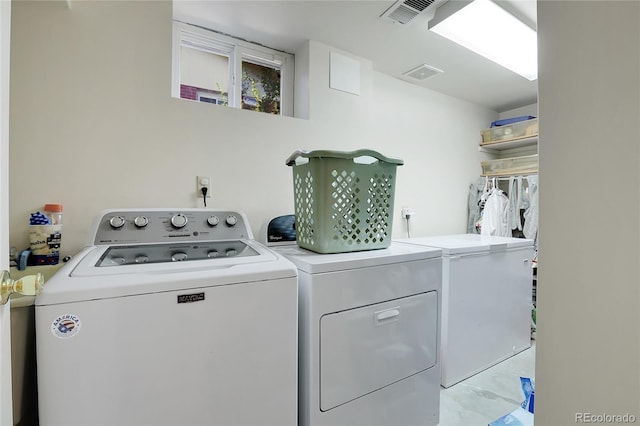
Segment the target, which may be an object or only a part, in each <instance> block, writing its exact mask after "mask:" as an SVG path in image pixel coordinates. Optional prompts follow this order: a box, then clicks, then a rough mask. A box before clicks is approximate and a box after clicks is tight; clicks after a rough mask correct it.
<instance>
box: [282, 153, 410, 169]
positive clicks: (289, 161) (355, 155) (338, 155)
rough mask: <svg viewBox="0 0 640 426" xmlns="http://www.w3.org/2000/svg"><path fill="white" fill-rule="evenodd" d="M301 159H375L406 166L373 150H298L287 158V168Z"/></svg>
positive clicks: (402, 162) (400, 161)
mask: <svg viewBox="0 0 640 426" xmlns="http://www.w3.org/2000/svg"><path fill="white" fill-rule="evenodd" d="M299 157H303V158H322V157H327V158H343V159H345V160H353V159H354V158H358V157H373V158H375V159H377V160H379V161H384V162H385V163H390V164H395V165H397V166H402V165H403V164H404V161H402V160H399V159H397V158H389V157H386V156H384V155H382V154H380V153H379V152H377V151H374V150H372V149H357V150H355V151H333V150H328V149H327V150H317V151H304V150H301V149H298V150H296V151H294V152H293V154H291V155H290V156H289V158H287V160H286V163H285V164H286V165H287V166H293V165H294V164H295V163H296V159H298V158H299Z"/></svg>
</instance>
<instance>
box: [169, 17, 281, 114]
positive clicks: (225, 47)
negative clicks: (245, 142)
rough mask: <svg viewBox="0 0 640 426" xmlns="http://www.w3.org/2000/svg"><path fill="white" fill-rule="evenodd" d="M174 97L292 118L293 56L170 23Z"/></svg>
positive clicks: (203, 30)
mask: <svg viewBox="0 0 640 426" xmlns="http://www.w3.org/2000/svg"><path fill="white" fill-rule="evenodd" d="M173 52H174V53H173V88H172V93H173V96H174V97H177V98H181V99H189V100H194V101H199V102H207V103H212V104H216V105H226V106H231V107H235V108H242V109H248V110H253V111H260V112H265V113H269V114H277V115H287V116H292V115H293V55H291V54H288V53H284V52H280V51H277V50H273V49H269V48H266V47H264V46H260V45H256V44H253V43H249V42H246V41H244V40H238V39H234V38H232V37H229V36H226V35H222V34H218V33H216V32H214V31H210V30H205V29H202V28H200V27H193V26H190V25H186V24H183V23H179V22H175V23H174V47H173Z"/></svg>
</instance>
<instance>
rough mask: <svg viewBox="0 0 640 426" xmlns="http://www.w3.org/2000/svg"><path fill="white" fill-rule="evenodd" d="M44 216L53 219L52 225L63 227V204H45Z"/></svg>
mask: <svg viewBox="0 0 640 426" xmlns="http://www.w3.org/2000/svg"><path fill="white" fill-rule="evenodd" d="M44 214H45V215H47V217H49V219H51V224H52V225H62V204H45V205H44Z"/></svg>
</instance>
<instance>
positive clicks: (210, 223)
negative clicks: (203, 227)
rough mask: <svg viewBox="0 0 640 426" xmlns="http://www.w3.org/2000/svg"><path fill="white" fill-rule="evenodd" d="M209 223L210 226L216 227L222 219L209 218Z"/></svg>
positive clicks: (216, 217)
mask: <svg viewBox="0 0 640 426" xmlns="http://www.w3.org/2000/svg"><path fill="white" fill-rule="evenodd" d="M207 223H208V224H209V226H216V225H217V224H219V223H220V219H219V218H218V216H209V217H208V218H207Z"/></svg>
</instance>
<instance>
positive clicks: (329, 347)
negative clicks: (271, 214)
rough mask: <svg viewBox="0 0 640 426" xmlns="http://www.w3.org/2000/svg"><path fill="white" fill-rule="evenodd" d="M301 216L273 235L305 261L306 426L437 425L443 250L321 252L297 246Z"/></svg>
mask: <svg viewBox="0 0 640 426" xmlns="http://www.w3.org/2000/svg"><path fill="white" fill-rule="evenodd" d="M293 222H294V217H293V215H289V216H281V217H278V218H275V219H274V220H272V221H271V222H270V223H269V226H267V227H266V233H265V234H264V235H265V238H266V239H267V241H268V243H267V244H269V245H271V244H277V247H273V249H274V250H275V251H277V252H278V253H281V254H282V255H284V256H286V257H287V258H288V259H289V260H291V261H292V262H293V263H294V264H295V265H296V266H297V267H298V286H299V307H300V310H299V327H298V328H299V333H300V334H299V348H300V352H299V362H300V366H299V374H300V382H299V420H298V424H299V425H300V426H307V425H312V426H320V425H323V426H324V425H336V426H338V425H339V426H345V425H349V426H354V425H363V426H365V425H366V426H389V425H394V426H402V425H406V426H409V425H411V426H417V425H435V424H437V423H438V420H439V412H440V411H439V406H440V358H439V350H438V346H439V329H440V327H439V317H440V312H439V311H440V303H441V302H440V289H441V281H442V257H441V253H442V252H441V250H440V249H435V248H426V247H415V246H411V245H406V244H399V243H398V244H392V245H391V246H390V247H389V248H387V249H381V250H371V251H360V252H350V253H338V254H317V253H314V252H311V251H308V250H304V249H301V248H299V247H298V246H297V245H296V243H295V231H294V230H293ZM263 232H265V231H263Z"/></svg>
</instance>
